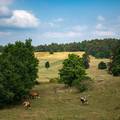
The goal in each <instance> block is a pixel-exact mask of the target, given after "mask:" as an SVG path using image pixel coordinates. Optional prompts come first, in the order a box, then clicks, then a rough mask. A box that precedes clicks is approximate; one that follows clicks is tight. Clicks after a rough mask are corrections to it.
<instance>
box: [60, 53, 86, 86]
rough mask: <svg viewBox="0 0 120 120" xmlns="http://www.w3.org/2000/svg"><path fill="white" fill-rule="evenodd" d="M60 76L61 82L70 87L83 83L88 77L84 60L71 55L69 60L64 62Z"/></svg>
mask: <svg viewBox="0 0 120 120" xmlns="http://www.w3.org/2000/svg"><path fill="white" fill-rule="evenodd" d="M59 74H60V81H61V82H63V83H64V84H65V85H68V86H70V87H71V86H73V85H75V84H74V83H75V81H79V82H80V81H82V80H83V79H84V78H85V77H86V73H85V69H84V65H83V61H82V58H80V57H79V56H77V55H75V54H69V55H68V59H65V60H64V62H63V68H62V69H61V70H60V72H59Z"/></svg>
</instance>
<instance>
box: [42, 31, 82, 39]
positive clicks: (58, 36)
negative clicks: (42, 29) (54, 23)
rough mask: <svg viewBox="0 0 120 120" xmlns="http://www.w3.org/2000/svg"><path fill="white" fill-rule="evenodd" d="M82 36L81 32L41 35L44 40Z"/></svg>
mask: <svg viewBox="0 0 120 120" xmlns="http://www.w3.org/2000/svg"><path fill="white" fill-rule="evenodd" d="M80 36H82V33H81V32H74V31H68V32H46V33H44V34H43V35H42V37H44V38H75V37H80Z"/></svg>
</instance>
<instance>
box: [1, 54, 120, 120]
mask: <svg viewBox="0 0 120 120" xmlns="http://www.w3.org/2000/svg"><path fill="white" fill-rule="evenodd" d="M72 53H73V52H72ZM74 53H75V54H77V55H80V56H82V54H83V52H74ZM68 54H69V52H56V53H54V54H49V53H47V52H39V53H38V52H37V53H35V56H36V57H37V58H38V59H39V72H38V81H40V82H43V83H41V84H40V85H37V86H36V87H35V88H34V89H37V90H38V91H39V93H40V98H39V99H34V100H31V103H32V107H31V109H29V110H25V109H24V108H23V106H22V105H18V106H14V107H10V108H6V109H3V110H0V120H120V77H113V76H111V75H109V74H108V73H107V71H106V70H98V68H97V65H98V63H99V62H100V61H105V62H108V61H109V60H108V59H95V58H94V57H91V62H90V68H89V69H88V70H87V73H88V76H90V77H91V78H92V79H93V80H94V87H93V89H92V90H91V91H86V92H84V93H78V92H77V91H76V90H75V89H74V88H73V89H71V90H66V89H65V88H64V86H63V85H62V84H57V83H49V80H50V79H53V78H56V77H58V70H59V69H60V68H61V67H62V62H63V60H64V59H65V58H67V56H68ZM46 61H49V62H50V68H49V69H46V68H45V66H44V64H45V62H46ZM44 82H45V83H44ZM55 88H57V93H56V94H55V92H54V89H55ZM82 95H86V96H87V97H88V101H89V104H88V105H82V104H81V103H80V96H82Z"/></svg>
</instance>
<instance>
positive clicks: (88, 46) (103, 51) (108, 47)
mask: <svg viewBox="0 0 120 120" xmlns="http://www.w3.org/2000/svg"><path fill="white" fill-rule="evenodd" d="M118 41H119V39H112V38H107V39H95V40H91V41H86V40H85V41H82V42H78V43H77V42H73V43H66V44H57V43H52V44H50V45H39V46H37V47H34V49H35V51H41V52H43V51H44V52H45V51H47V52H48V51H49V52H50V51H54V52H63V51H69V52H74V51H86V52H87V53H88V54H90V55H93V56H95V57H96V58H109V57H110V56H111V51H112V48H113V47H114V46H116V44H118Z"/></svg>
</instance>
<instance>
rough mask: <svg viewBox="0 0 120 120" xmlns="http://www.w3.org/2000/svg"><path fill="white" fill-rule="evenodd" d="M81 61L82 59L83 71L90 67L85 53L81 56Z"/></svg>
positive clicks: (88, 58)
mask: <svg viewBox="0 0 120 120" xmlns="http://www.w3.org/2000/svg"><path fill="white" fill-rule="evenodd" d="M82 59H83V64H84V67H85V69H88V68H89V67H90V65H89V63H90V57H89V55H88V54H87V53H84V54H83V56H82Z"/></svg>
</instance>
